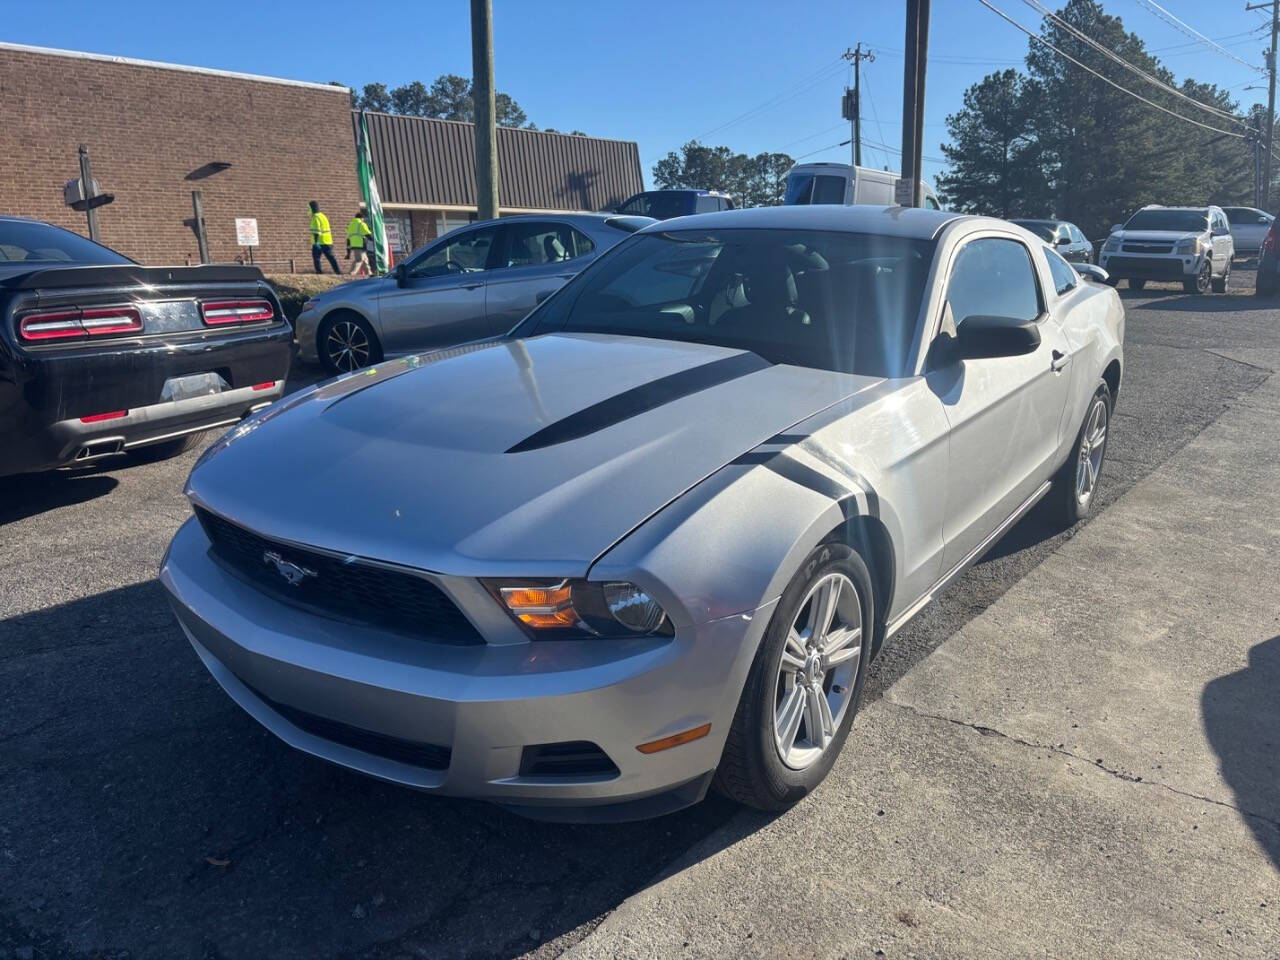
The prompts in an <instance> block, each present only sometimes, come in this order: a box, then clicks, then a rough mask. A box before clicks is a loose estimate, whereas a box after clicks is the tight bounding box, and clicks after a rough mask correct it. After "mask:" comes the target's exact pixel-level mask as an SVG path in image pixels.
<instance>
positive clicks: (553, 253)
mask: <svg viewBox="0 0 1280 960" xmlns="http://www.w3.org/2000/svg"><path fill="white" fill-rule="evenodd" d="M594 251H595V242H594V241H593V240H592V239H591V238H590V237H588V236H587V235H586V234H584V233H582V232H581V231H579V230H575V229H574V228H573V227H572V226H570V225H569V224H567V223H565V222H563V221H559V220H542V219H537V220H518V221H513V222H510V223H507V224H504V225H503V228H502V237H501V240H500V244H499V254H498V257H497V258H496V261H495V263H494V266H493V269H492V270H490V271H489V281H488V286H487V288H486V291H485V309H486V313H487V314H488V320H487V321H486V322H487V324H488V328H489V333H490V335H494V336H496V335H498V334H502V333H506V332H507V331H508V330H510V329H511V328H512V327H514V326H515V325H516V324H517V323H519V322H520V320H521V319H522V318H523V317H524V316H525V314H527V313H528V312H529V311H530V310H532V309H533V308H534V307H536V306H537V305H538V304H539V303H540V302H541V301H542V300H545V299H546V298H547V297H548V296H550V295H551V294H553V293H555V291H557V290H559V289H560V287H562V286H563V285H564V284H565V282H566V281H568V280H570V279H572V278H573V276H574V275H575V274H576V273H577V272H578V271H579V270H581V269H582V268H583V267H584V266H585V265H586V264H587V263H588V262H590V260H591V254H593V253H594Z"/></svg>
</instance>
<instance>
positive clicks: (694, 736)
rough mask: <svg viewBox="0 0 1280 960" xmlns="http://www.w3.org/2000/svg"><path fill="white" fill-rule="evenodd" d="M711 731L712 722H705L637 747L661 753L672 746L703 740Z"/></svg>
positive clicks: (644, 750) (646, 751) (643, 750)
mask: <svg viewBox="0 0 1280 960" xmlns="http://www.w3.org/2000/svg"><path fill="white" fill-rule="evenodd" d="M710 732H711V724H709V723H704V724H703V725H702V726H700V727H694V728H693V729H692V730H685V731H682V732H681V733H673V734H672V735H671V736H669V737H663V738H662V739H661V740H650V741H649V742H648V743H642V744H639V745H638V746H637V747H636V749H637V750H639V751H640V752H641V753H659V752H661V751H663V750H670V749H671V748H672V747H678V746H680V745H681V744H685V743H692V742H693V741H694V740H701V739H702V738H703V737H705V736H706V735H707V734H708V733H710Z"/></svg>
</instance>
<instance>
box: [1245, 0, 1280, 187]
mask: <svg viewBox="0 0 1280 960" xmlns="http://www.w3.org/2000/svg"><path fill="white" fill-rule="evenodd" d="M1268 7H1270V9H1271V49H1270V50H1266V51H1264V52H1263V53H1264V56H1265V57H1266V58H1267V133H1266V144H1265V146H1264V149H1265V151H1266V152H1265V153H1264V154H1263V155H1262V204H1261V206H1262V209H1264V210H1270V209H1271V151H1272V150H1273V149H1274V148H1275V126H1276V35H1277V34H1278V33H1280V0H1271V2H1270V3H1265V2H1264V3H1250V4H1246V5H1245V9H1246V10H1266V9H1267V8H1268Z"/></svg>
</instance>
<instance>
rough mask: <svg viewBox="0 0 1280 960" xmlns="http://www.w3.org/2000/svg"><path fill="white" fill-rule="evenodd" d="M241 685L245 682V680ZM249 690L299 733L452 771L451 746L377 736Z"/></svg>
mask: <svg viewBox="0 0 1280 960" xmlns="http://www.w3.org/2000/svg"><path fill="white" fill-rule="evenodd" d="M241 682H242V683H243V682H244V681H241ZM245 686H248V684H245ZM249 689H250V691H252V693H253V695H254V696H255V697H257V698H258V699H259V700H261V701H262V702H263V703H265V704H266V705H267V706H269V707H270V708H271V709H272V710H274V711H275V712H276V713H278V714H280V716H282V717H284V719H286V720H288V721H289V722H290V723H292V724H293V725H294V726H295V727H297V728H298V729H299V730H303V731H305V732H307V733H309V734H311V735H312V736H316V737H320V738H321V739H322V740H329V741H331V742H332V743H337V744H340V745H342V746H344V747H350V748H351V749H352V750H359V751H360V752H361V753H368V754H371V755H372V756H375V757H382V758H383V759H386V760H394V761H395V762H397V763H405V764H408V765H410V766H414V767H422V768H423V769H426V770H447V769H449V761H450V759H451V757H452V751H451V750H450V749H449V748H448V747H445V746H441V745H439V744H435V743H423V742H420V741H417V740H404V739H402V738H400V737H392V736H388V735H387V734H385V733H375V732H374V731H373V730H366V729H364V728H363V727H355V726H352V725H351V724H347V723H343V722H342V721H340V720H333V719H330V718H329V717H322V716H320V715H319V714H315V713H309V712H308V711H306V710H299V709H298V708H297V707H291V706H289V705H288V704H287V703H280V702H279V701H278V700H272V699H271V698H270V697H268V696H267V695H266V694H264V693H263V692H262V691H260V690H256V689H254V688H253V687H249Z"/></svg>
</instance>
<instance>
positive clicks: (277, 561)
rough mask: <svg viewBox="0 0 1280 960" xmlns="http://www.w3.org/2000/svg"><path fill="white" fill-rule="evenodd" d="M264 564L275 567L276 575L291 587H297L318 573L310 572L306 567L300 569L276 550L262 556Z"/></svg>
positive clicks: (266, 552) (268, 551)
mask: <svg viewBox="0 0 1280 960" xmlns="http://www.w3.org/2000/svg"><path fill="white" fill-rule="evenodd" d="M262 562H263V563H269V564H271V565H272V566H273V567H275V568H276V573H278V574H280V576H282V577H284V578H285V579H286V580H288V581H289V586H291V587H296V586H297V585H298V584H300V583H301V582H302V581H303V580H305V579H307V577H314V576H316V572H315V571H314V570H309V569H307V568H306V567H300V566H298V565H297V564H296V563H293V562H292V561H289V560H286V559H285V558H284V557H282V556H280V554H278V553H276V552H275V551H274V550H267V551H265V552H264V553H263V554H262Z"/></svg>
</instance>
